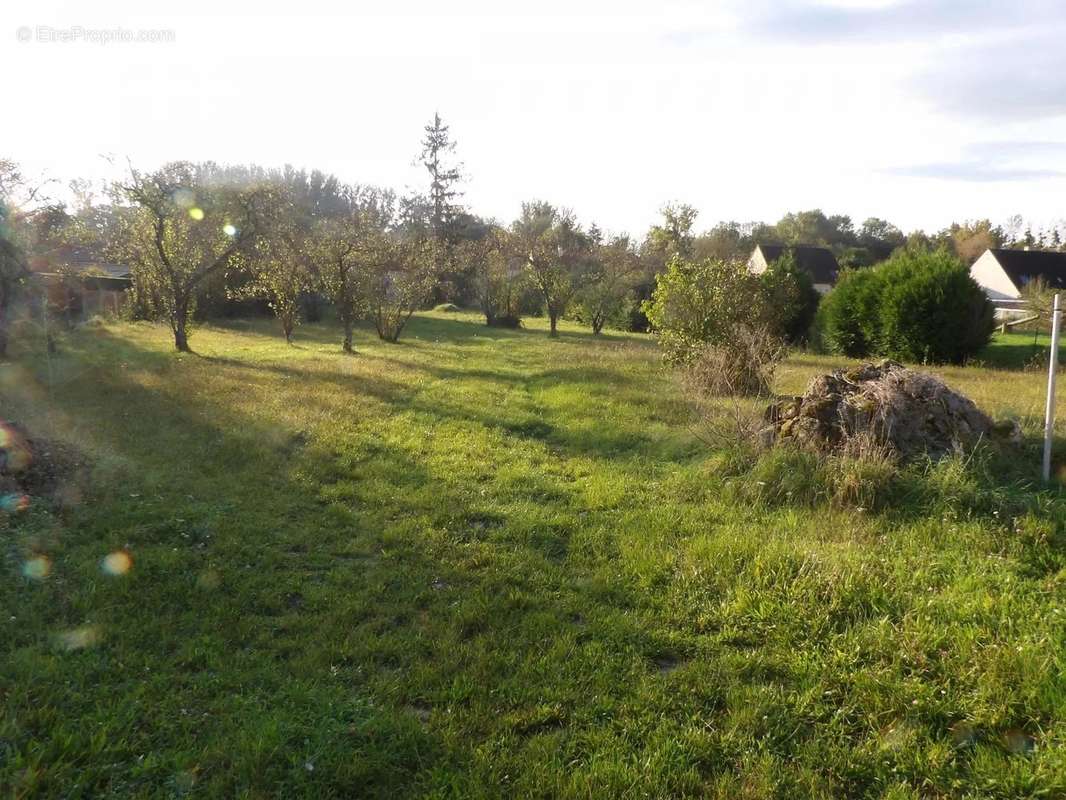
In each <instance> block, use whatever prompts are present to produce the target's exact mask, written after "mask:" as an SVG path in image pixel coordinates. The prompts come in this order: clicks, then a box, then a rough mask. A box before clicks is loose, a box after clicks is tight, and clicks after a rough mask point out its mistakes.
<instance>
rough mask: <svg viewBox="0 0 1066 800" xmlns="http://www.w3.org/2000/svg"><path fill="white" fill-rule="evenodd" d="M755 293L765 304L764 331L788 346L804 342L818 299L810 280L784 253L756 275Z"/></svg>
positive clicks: (792, 257)
mask: <svg viewBox="0 0 1066 800" xmlns="http://www.w3.org/2000/svg"><path fill="white" fill-rule="evenodd" d="M759 290H760V293H761V294H762V298H763V301H764V303H765V306H764V309H765V313H766V315H767V318H766V323H767V326H768V328H769V329H770V330H771V331H772V332H773V333H774V334H775V335H777V336H779V337H780V338H782V339H784V340H785V341H787V342H789V343H791V344H798V343H800V342H803V341H805V340H806V339H807V335H808V333H809V332H810V329H811V325H812V323H813V322H814V316H815V313H816V312H817V310H818V302H819V300H820V299H821V295H819V294H818V290H817V289H815V288H814V284H813V283H812V282H811V276H810V275H808V274H807V273H806V272H804V271H803V270H801V269H800V268H799V267H797V266H796V259H795V257H794V256H793V255H792V254H791V253H786V254H785V255H784V256H782V257H781V258H779V259H777V260H776V261H774V262H773V263H772V264H770V266H769V267H768V268H767V269H766V271H764V272H763V273H762V274H761V275H759Z"/></svg>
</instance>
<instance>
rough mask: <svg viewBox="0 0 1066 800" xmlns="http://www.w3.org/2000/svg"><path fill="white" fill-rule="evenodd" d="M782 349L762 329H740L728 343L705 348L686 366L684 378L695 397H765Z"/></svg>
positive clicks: (779, 343)
mask: <svg viewBox="0 0 1066 800" xmlns="http://www.w3.org/2000/svg"><path fill="white" fill-rule="evenodd" d="M783 355H784V348H783V346H782V343H781V340H780V339H778V338H777V337H776V336H773V335H771V334H769V333H768V332H767V331H766V330H764V329H759V328H749V327H743V328H741V329H740V330H738V331H737V334H736V338H735V339H734V340H733V341H730V342H728V343H719V344H710V343H708V344H705V345H703V346H702V347H701V348H700V349H699V351H698V352H697V353H696V354H695V356H694V357H693V358H692V359H691V360H690V361H689V362H688V363H687V364H686V365H685V369H684V378H685V383H686V385H687V386H688V387H690V388H692V389H694V390H695V391H696V393H697V394H706V395H711V396H728V395H764V394H768V393H769V391H770V384H771V382H772V380H773V376H774V369H775V368H776V367H777V364H778V362H780V360H781V358H782V356H783Z"/></svg>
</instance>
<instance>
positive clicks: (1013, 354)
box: [977, 331, 1066, 374]
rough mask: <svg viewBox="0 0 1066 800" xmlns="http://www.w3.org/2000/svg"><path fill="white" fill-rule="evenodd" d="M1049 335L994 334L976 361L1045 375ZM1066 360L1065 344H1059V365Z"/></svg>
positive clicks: (1034, 332) (1049, 341)
mask: <svg viewBox="0 0 1066 800" xmlns="http://www.w3.org/2000/svg"><path fill="white" fill-rule="evenodd" d="M1050 350H1051V335H1050V334H1048V333H1040V332H1036V331H1033V332H1031V333H1023V332H1013V331H1012V332H1010V333H996V334H995V336H994V337H993V339H992V343H991V344H990V345H989V346H988V347H986V348H985V349H984V351H983V352H981V353H980V354H979V355H978V356H977V361H978V362H980V363H981V364H984V365H986V366H989V367H1001V368H1007V369H1023V368H1027V369H1031V370H1033V371H1035V372H1040V371H1041V370H1043V371H1044V372H1045V374H1046V372H1047V363H1048V353H1049V352H1050ZM1064 358H1066V342H1063V341H1061V340H1060V342H1059V363H1060V364H1061V363H1064V362H1063V359H1064Z"/></svg>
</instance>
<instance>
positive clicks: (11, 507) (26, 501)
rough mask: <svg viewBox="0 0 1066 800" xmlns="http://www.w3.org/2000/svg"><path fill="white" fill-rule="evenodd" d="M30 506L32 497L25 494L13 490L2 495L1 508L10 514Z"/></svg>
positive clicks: (0, 498) (0, 499)
mask: <svg viewBox="0 0 1066 800" xmlns="http://www.w3.org/2000/svg"><path fill="white" fill-rule="evenodd" d="M29 507H30V498H29V497H28V496H26V495H24V494H19V493H18V492H13V493H11V494H5V495H3V496H2V497H0V509H3V510H4V511H6V512H7V513H8V514H17V513H19V512H20V511H25V510H26V509H27V508H29Z"/></svg>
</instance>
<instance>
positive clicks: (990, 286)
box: [970, 250, 1066, 318]
mask: <svg viewBox="0 0 1066 800" xmlns="http://www.w3.org/2000/svg"><path fill="white" fill-rule="evenodd" d="M970 277H972V278H973V279H974V280H975V281H977V283H978V285H980V287H981V288H982V289H984V290H985V294H987V295H988V299H989V300H991V301H992V305H994V306H995V307H996V316H997V317H1000V318H1010V317H1015V316H1018V315H1019V312H1021V311H1022V310H1024V308H1023V307H1024V305H1025V303H1024V301H1023V300H1022V289H1023V288H1025V286H1026V284H1028V283H1030V282H1032V281H1034V280H1037V279H1040V280H1041V281H1043V283H1044V284H1045V285H1046V286H1047V287H1048V288H1051V289H1066V253H1052V252H1048V251H1045V250H985V252H984V254H983V255H982V256H981V257H980V258H979V259H977V260H976V261H975V262H973V266H972V267H970Z"/></svg>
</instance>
